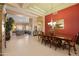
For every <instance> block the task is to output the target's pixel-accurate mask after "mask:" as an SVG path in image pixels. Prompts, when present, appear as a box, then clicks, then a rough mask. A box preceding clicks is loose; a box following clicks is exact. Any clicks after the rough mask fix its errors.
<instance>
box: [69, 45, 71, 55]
mask: <svg viewBox="0 0 79 59" xmlns="http://www.w3.org/2000/svg"><path fill="white" fill-rule="evenodd" d="M70 50H71V47H70V46H69V50H68V54H69V55H71V54H70Z"/></svg>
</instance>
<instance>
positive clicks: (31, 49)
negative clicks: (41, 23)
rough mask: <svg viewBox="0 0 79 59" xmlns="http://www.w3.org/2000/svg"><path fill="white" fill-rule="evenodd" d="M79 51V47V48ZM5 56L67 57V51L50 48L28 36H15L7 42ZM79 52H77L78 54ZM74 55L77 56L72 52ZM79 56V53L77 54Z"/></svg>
mask: <svg viewBox="0 0 79 59" xmlns="http://www.w3.org/2000/svg"><path fill="white" fill-rule="evenodd" d="M78 49H79V47H78ZM3 52H4V53H3V55H4V56H57V55H58V56H59V55H60V56H66V55H68V54H67V53H68V52H67V50H62V49H59V48H58V49H57V50H56V51H55V49H54V47H52V48H49V46H45V45H44V44H41V42H39V41H38V40H37V38H36V37H32V36H31V37H30V36H28V35H22V36H16V35H13V36H12V38H11V40H10V41H8V42H7V48H6V49H3ZM78 52H79V51H77V53H78ZM72 55H75V54H74V52H72ZM77 55H79V53H78V54H77Z"/></svg>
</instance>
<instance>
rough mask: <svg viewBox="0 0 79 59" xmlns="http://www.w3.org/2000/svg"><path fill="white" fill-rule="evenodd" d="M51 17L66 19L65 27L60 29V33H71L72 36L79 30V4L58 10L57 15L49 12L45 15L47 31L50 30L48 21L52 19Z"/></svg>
mask: <svg viewBox="0 0 79 59" xmlns="http://www.w3.org/2000/svg"><path fill="white" fill-rule="evenodd" d="M51 18H53V19H54V20H58V19H61V18H63V19H64V29H62V30H58V33H60V34H69V35H71V36H73V35H75V34H76V33H77V32H79V4H76V5H73V6H71V7H68V8H66V9H63V10H60V11H58V13H57V14H56V15H53V14H49V15H46V16H45V32H46V33H47V32H48V31H49V30H50V27H49V26H48V24H47V23H48V22H50V21H51Z"/></svg>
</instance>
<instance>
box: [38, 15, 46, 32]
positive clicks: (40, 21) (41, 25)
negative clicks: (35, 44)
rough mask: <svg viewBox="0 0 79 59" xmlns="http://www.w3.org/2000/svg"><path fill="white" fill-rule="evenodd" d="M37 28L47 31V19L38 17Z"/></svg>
mask: <svg viewBox="0 0 79 59" xmlns="http://www.w3.org/2000/svg"><path fill="white" fill-rule="evenodd" d="M37 28H38V29H41V30H42V31H45V19H44V16H39V17H37Z"/></svg>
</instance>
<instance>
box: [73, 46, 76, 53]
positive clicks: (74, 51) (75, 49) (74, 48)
mask: <svg viewBox="0 0 79 59" xmlns="http://www.w3.org/2000/svg"><path fill="white" fill-rule="evenodd" d="M73 48H74V53H75V54H77V53H76V51H77V50H76V47H75V46H74V47H73Z"/></svg>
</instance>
